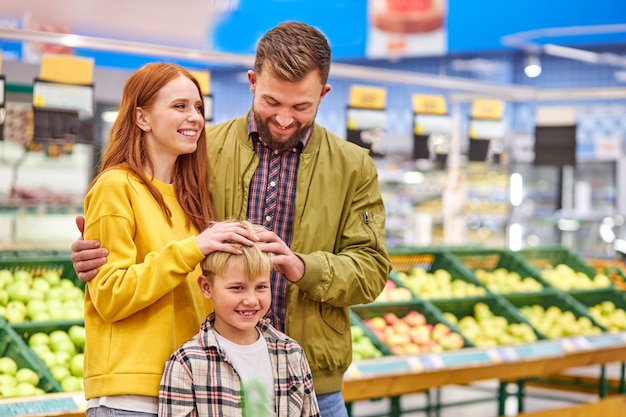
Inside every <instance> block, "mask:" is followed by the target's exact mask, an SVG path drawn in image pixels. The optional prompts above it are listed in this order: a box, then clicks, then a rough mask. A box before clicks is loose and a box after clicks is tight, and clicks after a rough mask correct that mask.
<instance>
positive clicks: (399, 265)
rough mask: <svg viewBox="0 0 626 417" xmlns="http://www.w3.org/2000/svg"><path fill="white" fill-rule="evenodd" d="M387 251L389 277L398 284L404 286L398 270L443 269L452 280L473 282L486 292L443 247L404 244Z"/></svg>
mask: <svg viewBox="0 0 626 417" xmlns="http://www.w3.org/2000/svg"><path fill="white" fill-rule="evenodd" d="M388 252H389V258H390V260H391V264H392V267H393V270H392V272H391V274H390V278H391V279H392V280H394V281H395V282H397V283H398V284H399V285H403V286H406V285H405V283H404V282H403V280H402V279H401V278H400V275H399V274H398V272H403V273H409V272H411V271H412V270H413V269H415V268H420V269H423V270H425V271H427V272H429V273H432V272H434V271H436V270H439V269H443V270H445V271H447V272H448V273H449V274H450V276H451V277H452V279H453V280H461V281H465V282H467V283H470V284H474V285H475V286H477V287H479V288H482V289H484V291H485V293H487V292H488V289H487V287H485V285H484V284H483V283H481V282H480V281H479V280H478V279H477V278H476V276H475V275H474V273H473V272H472V271H471V270H470V269H468V268H467V267H466V266H465V265H463V264H461V263H460V262H459V261H457V260H456V259H455V258H454V257H453V256H452V255H450V254H449V253H448V252H447V251H445V250H443V249H431V248H422V247H408V246H404V247H395V248H391V249H389V251H388ZM481 295H482V294H481ZM415 296H416V297H417V298H420V295H419V294H415ZM420 299H422V298H420ZM455 299H456V298H455ZM429 300H431V299H429Z"/></svg>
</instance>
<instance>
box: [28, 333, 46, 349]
mask: <svg viewBox="0 0 626 417" xmlns="http://www.w3.org/2000/svg"><path fill="white" fill-rule="evenodd" d="M49 343H50V336H48V333H45V332H35V333H33V334H32V335H30V337H29V338H28V346H30V347H31V348H32V347H34V346H37V345H45V346H48V344H49Z"/></svg>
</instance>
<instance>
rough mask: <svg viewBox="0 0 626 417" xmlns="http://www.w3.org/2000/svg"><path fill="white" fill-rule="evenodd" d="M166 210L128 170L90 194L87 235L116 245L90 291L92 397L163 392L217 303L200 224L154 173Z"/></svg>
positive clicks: (87, 375) (111, 175)
mask: <svg viewBox="0 0 626 417" xmlns="http://www.w3.org/2000/svg"><path fill="white" fill-rule="evenodd" d="M153 183H154V184H155V186H157V187H158V189H159V190H160V191H161V193H162V194H163V197H164V199H165V202H166V203H167V205H168V206H169V208H170V210H171V211H172V222H173V226H171V227H170V226H169V225H168V223H167V220H166V217H165V214H164V212H163V210H162V209H161V208H160V207H159V206H158V205H157V203H156V201H155V200H154V198H153V197H152V195H151V194H150V192H149V191H148V189H147V188H146V187H145V186H144V185H143V184H142V182H141V181H140V180H139V179H138V178H137V177H136V176H133V175H132V174H130V173H129V172H127V171H125V170H122V169H117V170H112V171H109V172H107V173H105V174H104V175H102V176H101V177H100V179H99V180H98V181H97V183H96V184H95V186H94V187H93V188H92V189H91V190H90V191H89V193H88V194H87V196H86V198H85V217H86V220H87V222H86V225H85V239H95V240H99V241H100V242H101V243H102V247H104V248H107V249H108V250H109V256H108V258H107V262H106V264H105V265H104V266H102V267H101V268H100V271H99V273H98V276H97V277H96V278H94V279H93V280H92V281H90V282H89V283H88V284H87V287H86V291H85V327H86V329H87V341H86V346H85V369H84V381H85V397H86V399H89V398H93V397H101V396H108V395H123V394H134V395H149V396H155V397H156V396H158V395H159V383H160V380H161V375H162V373H163V368H164V366H165V361H166V360H167V358H168V357H169V355H170V354H171V353H172V352H173V351H174V350H175V349H176V348H178V347H179V346H180V345H181V344H182V343H183V342H185V341H187V340H188V339H189V338H190V337H192V336H193V335H194V334H196V333H197V332H198V329H199V326H200V324H201V323H202V322H203V321H204V319H205V318H206V316H207V314H208V313H209V312H210V311H212V304H211V303H210V302H209V301H207V300H205V299H204V298H202V295H201V294H200V290H199V288H198V285H197V277H198V276H199V275H200V267H199V265H198V264H199V262H200V261H201V260H202V259H203V258H204V256H203V254H202V252H200V249H199V248H198V245H197V243H196V240H195V235H196V234H197V233H198V230H196V228H195V227H193V226H190V227H189V228H188V227H187V226H186V224H187V222H186V220H185V216H184V212H183V210H182V209H181V207H180V205H179V203H178V200H177V198H176V195H175V194H174V188H173V186H171V185H168V184H165V183H162V182H160V181H158V180H154V181H153Z"/></svg>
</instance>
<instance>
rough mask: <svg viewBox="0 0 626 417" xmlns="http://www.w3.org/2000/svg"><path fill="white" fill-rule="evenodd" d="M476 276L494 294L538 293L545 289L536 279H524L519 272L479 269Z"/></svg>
mask: <svg viewBox="0 0 626 417" xmlns="http://www.w3.org/2000/svg"><path fill="white" fill-rule="evenodd" d="M474 274H475V275H476V278H478V280H479V281H480V282H482V283H483V284H485V286H486V287H487V288H488V289H489V291H491V292H492V293H494V294H504V293H511V292H537V291H541V290H543V288H544V287H543V285H542V284H541V283H540V282H539V281H537V280H536V279H535V278H533V277H530V276H525V277H522V276H521V275H520V274H519V272H516V271H509V270H508V269H506V268H496V269H494V270H493V271H488V270H485V269H483V268H477V269H476V270H474Z"/></svg>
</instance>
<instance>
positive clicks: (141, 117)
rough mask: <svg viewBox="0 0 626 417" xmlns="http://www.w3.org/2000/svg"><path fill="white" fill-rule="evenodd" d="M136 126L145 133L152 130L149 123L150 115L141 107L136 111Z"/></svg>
mask: <svg viewBox="0 0 626 417" xmlns="http://www.w3.org/2000/svg"><path fill="white" fill-rule="evenodd" d="M135 124H136V125H137V126H138V127H139V129H141V130H143V131H144V132H149V131H150V130H152V128H151V127H150V123H149V122H148V115H147V114H146V112H145V110H144V109H142V108H141V107H137V108H136V109H135Z"/></svg>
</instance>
